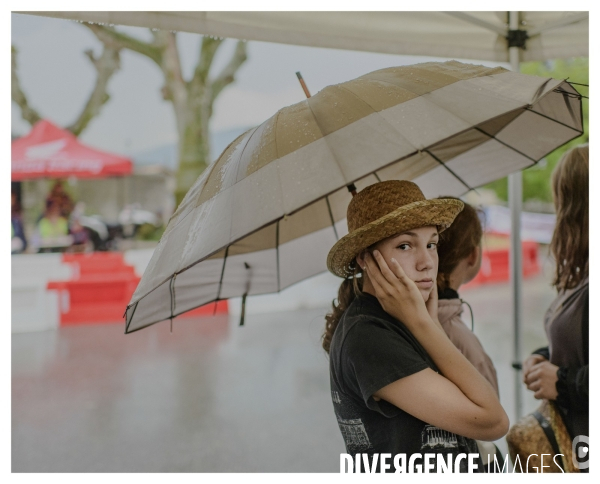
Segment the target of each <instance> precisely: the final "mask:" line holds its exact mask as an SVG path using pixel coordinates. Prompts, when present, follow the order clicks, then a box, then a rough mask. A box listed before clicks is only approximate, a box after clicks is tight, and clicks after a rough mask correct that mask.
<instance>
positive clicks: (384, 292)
mask: <svg viewBox="0 0 600 484" xmlns="http://www.w3.org/2000/svg"><path fill="white" fill-rule="evenodd" d="M374 256H375V259H376V260H374V259H373V258H372V257H371V256H370V254H367V256H366V257H365V260H366V268H367V274H368V276H369V279H370V280H371V282H372V283H373V286H374V288H375V292H376V294H375V295H376V296H377V299H378V300H379V301H380V303H381V305H382V307H383V309H384V310H385V311H386V312H387V313H389V314H391V315H392V316H394V317H395V318H396V319H398V320H400V321H402V322H403V323H404V324H405V325H406V326H407V328H408V329H409V330H410V331H411V333H412V334H413V335H414V336H415V338H417V340H418V341H419V342H420V343H421V345H422V346H423V347H424V348H425V351H427V353H428V354H429V355H430V356H431V358H432V359H433V361H434V362H435V364H436V365H437V367H438V368H439V369H440V371H441V373H442V375H443V376H442V375H440V374H438V373H436V372H435V371H433V370H431V369H429V368H428V369H425V370H422V371H420V372H417V373H415V374H413V375H410V376H408V377H405V378H401V379H399V380H396V381H395V382H393V383H391V384H389V385H387V386H385V387H383V388H381V389H380V390H378V391H377V392H375V394H374V397H378V398H383V399H384V400H386V401H388V402H390V403H392V404H393V405H396V406H397V407H399V408H401V409H402V410H404V411H406V412H407V413H409V414H411V415H413V416H415V417H417V418H418V419H420V420H423V421H425V422H427V423H429V424H432V425H435V426H437V427H440V428H442V429H445V430H448V431H450V432H454V433H457V434H459V435H463V436H465V437H470V438H473V439H479V440H496V439H499V438H500V437H502V436H503V435H505V434H506V432H507V431H508V425H509V421H508V417H507V416H506V413H505V412H504V409H503V408H502V406H501V405H500V402H499V401H498V398H497V396H496V392H495V391H494V389H493V388H492V386H491V385H490V383H489V382H488V381H487V380H486V379H485V378H484V377H483V376H481V374H480V373H479V372H478V371H477V370H476V369H475V367H474V366H473V365H472V364H471V363H470V362H469V361H468V360H467V359H466V358H465V357H464V356H463V355H462V353H461V352H460V351H459V350H458V349H457V348H456V347H455V346H454V345H453V344H452V342H451V341H450V340H449V339H448V337H447V336H446V334H445V333H444V331H443V329H442V328H441V327H440V326H439V323H438V324H436V322H434V320H433V319H432V317H431V316H430V313H429V311H431V313H432V314H433V315H434V316H435V315H436V311H435V309H433V308H434V306H435V307H437V297H436V295H434V297H430V298H429V301H428V304H427V306H429V311H428V307H427V306H426V305H425V303H424V301H423V297H422V296H421V294H420V292H419V290H418V288H417V286H416V285H415V283H414V282H413V281H412V280H410V279H409V278H408V277H407V276H406V274H405V273H404V271H403V270H402V267H400V264H398V262H396V261H395V260H394V259H392V261H391V262H392V267H393V269H394V271H393V272H392V270H390V268H389V267H388V265H387V264H386V262H385V260H384V259H383V257H382V256H381V254H380V253H379V252H378V251H375V252H374Z"/></svg>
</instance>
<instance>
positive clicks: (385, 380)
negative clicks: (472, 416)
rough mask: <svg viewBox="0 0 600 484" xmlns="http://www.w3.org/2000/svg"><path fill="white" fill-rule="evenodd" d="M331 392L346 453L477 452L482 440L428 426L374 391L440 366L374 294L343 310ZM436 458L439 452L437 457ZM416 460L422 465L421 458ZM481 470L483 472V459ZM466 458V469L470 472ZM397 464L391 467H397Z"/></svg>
mask: <svg viewBox="0 0 600 484" xmlns="http://www.w3.org/2000/svg"><path fill="white" fill-rule="evenodd" d="M329 356H330V364H329V368H330V379H331V397H332V400H333V407H334V411H335V415H336V417H337V421H338V425H339V427H340V431H341V432H342V436H343V438H344V442H345V444H346V452H347V453H348V454H351V455H355V454H358V453H361V454H368V455H370V456H372V455H373V454H383V453H388V454H392V457H393V456H394V455H396V454H406V462H408V460H409V458H410V455H412V454H414V453H420V454H425V453H432V454H439V453H441V454H443V455H444V456H445V457H444V459H445V460H446V461H447V455H448V454H452V456H453V457H452V461H453V462H454V460H455V457H456V456H457V455H458V454H461V453H465V454H469V453H471V454H476V453H478V449H477V444H476V442H475V441H474V440H473V439H468V438H465V437H462V436H460V435H456V434H454V433H452V432H448V431H446V430H442V429H440V428H438V427H435V426H433V425H429V424H427V423H426V422H423V421H422V420H419V419H417V418H415V417H413V416H412V415H410V414H408V413H406V412H405V411H403V410H401V409H400V408H398V407H396V406H395V405H392V404H391V403H389V402H386V401H385V400H380V401H378V402H376V401H375V400H374V399H373V397H372V395H373V394H374V393H375V392H377V391H378V390H380V389H381V388H383V387H385V386H386V385H389V384H390V383H392V382H394V381H396V380H399V379H400V378H404V377H406V376H409V375H412V374H413V373H417V372H419V371H421V370H424V369H425V368H431V369H433V370H434V371H436V372H437V371H438V369H437V367H436V366H435V364H434V362H433V360H432V359H431V358H430V357H429V355H428V354H427V352H426V351H425V349H424V348H423V347H422V346H421V344H420V343H419V342H418V341H417V339H416V338H415V337H414V336H413V335H412V333H411V332H410V331H409V330H408V328H406V326H404V324H403V323H401V322H400V321H398V320H397V319H395V318H393V317H392V316H390V315H389V314H388V313H386V312H385V311H384V310H383V308H382V307H381V305H380V304H379V301H378V300H377V298H375V297H374V296H371V295H370V294H363V295H361V296H359V297H357V298H356V299H355V300H354V301H353V302H352V303H351V304H350V306H349V307H348V309H347V310H346V311H345V312H344V314H343V315H342V318H341V319H340V322H339V324H338V326H337V328H336V330H335V333H334V335H333V339H332V341H331V347H330V353H329ZM436 457H437V456H436ZM415 464H421V465H422V464H423V461H422V460H419V459H417V461H416V462H415ZM478 464H479V466H480V467H479V469H480V471H482V467H481V463H480V462H479V459H478ZM467 466H468V463H467V460H466V459H464V460H462V461H461V465H460V467H461V472H466V471H467ZM394 470H395V469H394V467H393V466H392V467H391V469H390V470H389V472H394Z"/></svg>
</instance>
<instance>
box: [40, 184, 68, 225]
mask: <svg viewBox="0 0 600 484" xmlns="http://www.w3.org/2000/svg"><path fill="white" fill-rule="evenodd" d="M49 200H51V201H53V202H54V203H55V204H56V205H57V206H58V209H59V211H60V215H61V216H62V217H64V218H66V219H68V218H69V216H70V215H71V212H72V211H73V208H74V207H75V204H74V202H73V199H72V198H71V197H70V196H69V194H68V193H67V192H66V191H65V187H64V185H63V182H62V181H61V180H57V181H56V183H55V184H54V186H53V187H52V190H51V191H50V193H49V194H48V197H47V198H46V201H49Z"/></svg>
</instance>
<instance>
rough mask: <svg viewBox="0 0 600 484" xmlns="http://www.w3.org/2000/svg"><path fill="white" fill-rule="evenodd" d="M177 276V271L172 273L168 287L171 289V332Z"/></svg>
mask: <svg viewBox="0 0 600 484" xmlns="http://www.w3.org/2000/svg"><path fill="white" fill-rule="evenodd" d="M176 277H177V273H175V274H173V276H172V277H171V283H170V287H169V289H170V290H171V317H170V318H169V319H170V320H171V333H172V332H173V314H174V313H175V278H176Z"/></svg>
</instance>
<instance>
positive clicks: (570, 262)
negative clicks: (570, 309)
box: [550, 144, 589, 291]
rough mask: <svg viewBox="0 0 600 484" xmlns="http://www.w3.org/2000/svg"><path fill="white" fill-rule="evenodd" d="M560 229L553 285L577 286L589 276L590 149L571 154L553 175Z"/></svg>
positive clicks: (579, 148) (552, 247) (554, 239)
mask: <svg viewBox="0 0 600 484" xmlns="http://www.w3.org/2000/svg"><path fill="white" fill-rule="evenodd" d="M552 194H553V196H554V207H555V209H556V226H555V228H554V233H553V235H552V241H551V242H550V250H551V251H552V255H553V256H554V259H555V261H556V272H555V275H554V280H553V281H552V285H553V286H555V287H556V289H557V290H558V291H560V290H564V289H571V288H573V287H575V286H577V285H578V284H579V283H580V282H581V281H582V280H583V279H584V278H585V277H587V276H588V274H589V267H588V264H589V239H588V234H589V146H588V145H587V144H586V145H582V146H576V147H575V148H572V149H570V150H569V151H567V152H566V153H565V154H564V155H563V156H562V158H561V159H560V161H559V162H558V164H557V165H556V168H555V169H554V171H553V173H552Z"/></svg>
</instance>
